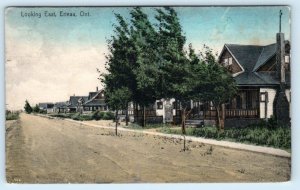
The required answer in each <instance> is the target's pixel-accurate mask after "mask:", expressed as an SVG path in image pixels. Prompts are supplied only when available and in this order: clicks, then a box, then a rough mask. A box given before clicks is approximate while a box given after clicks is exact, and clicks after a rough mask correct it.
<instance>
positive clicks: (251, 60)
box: [226, 44, 263, 71]
mask: <svg viewBox="0 0 300 190" xmlns="http://www.w3.org/2000/svg"><path fill="white" fill-rule="evenodd" d="M226 46H227V48H228V49H229V51H230V52H231V54H233V56H234V57H235V58H236V59H237V61H238V63H239V64H240V65H241V66H242V67H243V69H244V70H245V71H247V70H248V71H252V70H253V67H254V66H255V64H256V62H257V59H258V57H259V55H260V54H261V51H262V49H263V46H256V45H238V44H226Z"/></svg>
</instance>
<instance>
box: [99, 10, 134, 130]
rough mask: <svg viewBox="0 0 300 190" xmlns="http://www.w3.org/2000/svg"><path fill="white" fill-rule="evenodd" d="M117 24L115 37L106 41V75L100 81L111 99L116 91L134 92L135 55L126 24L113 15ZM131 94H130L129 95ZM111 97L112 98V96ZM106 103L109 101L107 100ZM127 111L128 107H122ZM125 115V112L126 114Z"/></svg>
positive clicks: (122, 19) (101, 76)
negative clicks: (107, 51) (121, 89)
mask: <svg viewBox="0 0 300 190" xmlns="http://www.w3.org/2000/svg"><path fill="white" fill-rule="evenodd" d="M115 16H116V19H117V22H118V24H117V25H113V26H114V32H115V35H114V36H112V39H111V40H108V49H109V52H110V54H109V55H107V56H106V59H107V62H106V69H107V71H108V73H105V74H104V73H101V74H100V80H101V81H102V83H103V84H104V86H105V95H106V97H111V96H112V94H114V92H115V90H116V89H119V88H123V87H124V88H127V89H128V90H129V91H131V92H135V91H136V88H137V87H136V86H137V85H136V77H135V75H134V67H135V64H136V58H135V57H136V55H135V50H134V44H133V42H132V39H131V38H130V32H129V29H128V24H127V23H126V22H125V20H124V18H123V17H122V16H121V15H120V14H115ZM130 94H132V93H130ZM112 97H113V96H112ZM131 99H132V97H130V98H126V99H124V101H127V102H124V103H122V105H125V104H127V105H128V103H129V101H130V100H131ZM108 101H110V100H109V99H108ZM124 109H126V111H127V109H128V106H126V107H124ZM126 113H127V112H126ZM127 124H128V114H127V116H126V125H127Z"/></svg>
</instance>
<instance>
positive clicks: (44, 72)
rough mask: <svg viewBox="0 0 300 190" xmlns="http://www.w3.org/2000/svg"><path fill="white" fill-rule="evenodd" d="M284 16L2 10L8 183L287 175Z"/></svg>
mask: <svg viewBox="0 0 300 190" xmlns="http://www.w3.org/2000/svg"><path fill="white" fill-rule="evenodd" d="M290 15H291V13H290V8H289V7H288V6H213V7H211V6H209V7H205V6H193V7H188V6H184V7H181V6H175V7H172V6H170V7H7V8H6V10H5V77H6V78H5V85H6V121H5V125H6V126H5V129H6V134H5V138H6V139H5V142H6V179H7V182H8V183H204V182H283V181H289V180H290V177H291V176H290V175H291V118H290V116H291V113H290V107H291V77H290V69H291V64H292V63H291V55H290V50H291V47H292V46H291V41H290V19H291V18H290Z"/></svg>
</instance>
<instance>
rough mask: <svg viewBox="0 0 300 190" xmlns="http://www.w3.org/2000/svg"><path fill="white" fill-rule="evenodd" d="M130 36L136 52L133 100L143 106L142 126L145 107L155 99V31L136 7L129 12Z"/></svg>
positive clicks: (156, 68) (144, 123)
mask: <svg viewBox="0 0 300 190" xmlns="http://www.w3.org/2000/svg"><path fill="white" fill-rule="evenodd" d="M130 14H131V24H132V27H131V38H132V41H133V43H134V47H135V53H136V64H135V65H136V67H134V68H133V71H134V74H135V78H136V82H137V88H136V90H135V91H133V101H134V102H136V103H137V104H139V105H140V106H142V107H143V122H142V126H145V125H146V114H145V110H146V107H147V106H149V105H150V104H152V103H153V102H155V100H156V99H157V84H158V83H159V81H158V79H159V78H158V65H157V63H156V59H157V58H156V57H157V51H156V48H155V47H156V46H157V44H156V43H157V39H156V36H157V33H156V31H155V29H154V27H153V26H152V24H151V23H150V21H149V19H148V17H147V15H146V14H145V13H144V12H143V11H142V10H141V8H139V7H136V8H134V9H133V10H132V11H131V12H130Z"/></svg>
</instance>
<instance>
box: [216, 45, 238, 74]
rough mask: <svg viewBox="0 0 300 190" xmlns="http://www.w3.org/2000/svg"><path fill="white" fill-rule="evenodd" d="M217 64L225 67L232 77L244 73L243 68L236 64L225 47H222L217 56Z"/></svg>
mask: <svg viewBox="0 0 300 190" xmlns="http://www.w3.org/2000/svg"><path fill="white" fill-rule="evenodd" d="M219 63H220V64H222V66H224V67H226V68H227V69H228V71H229V72H230V73H232V75H234V76H236V75H238V74H239V73H242V72H243V71H244V70H243V67H242V66H241V65H240V64H239V63H238V61H237V60H236V58H235V57H234V56H233V55H232V53H231V52H230V50H229V49H228V47H227V46H226V45H224V48H223V50H222V52H221V54H220V56H219Z"/></svg>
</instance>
